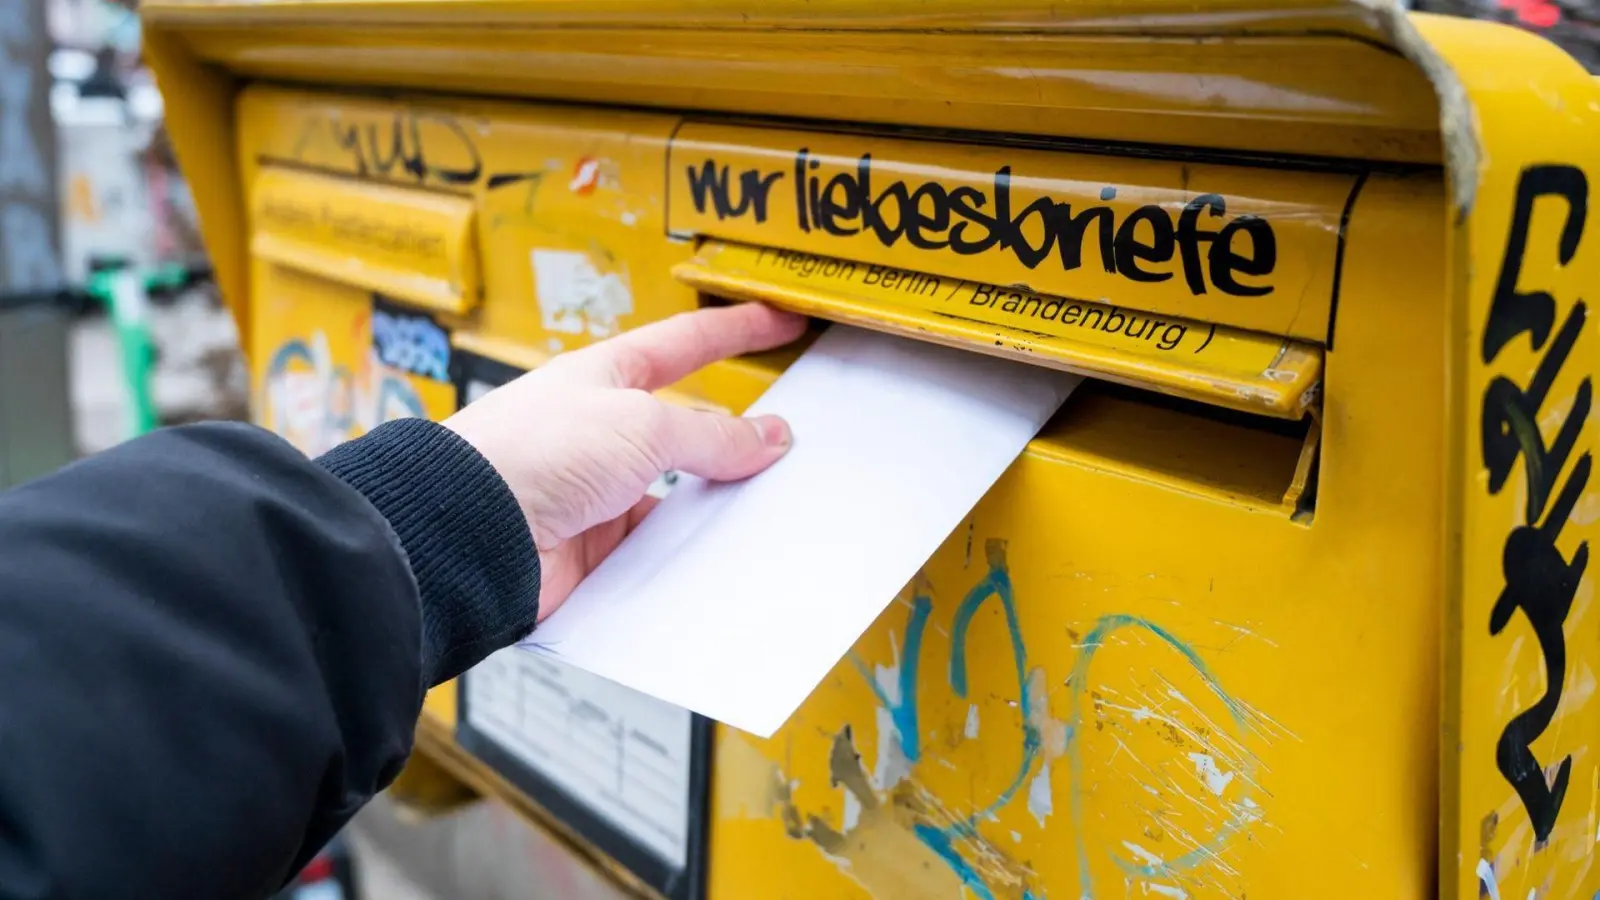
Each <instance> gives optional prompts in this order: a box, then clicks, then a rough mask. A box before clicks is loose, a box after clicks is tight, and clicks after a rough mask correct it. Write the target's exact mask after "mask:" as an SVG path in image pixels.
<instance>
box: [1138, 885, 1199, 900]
mask: <svg viewBox="0 0 1600 900" xmlns="http://www.w3.org/2000/svg"><path fill="white" fill-rule="evenodd" d="M1145 888H1146V889H1148V890H1149V891H1150V893H1152V894H1160V895H1161V896H1163V897H1171V898H1172V900H1189V894H1188V893H1187V892H1186V891H1184V889H1183V888H1181V887H1175V886H1173V885H1170V884H1148V883H1146V884H1145Z"/></svg>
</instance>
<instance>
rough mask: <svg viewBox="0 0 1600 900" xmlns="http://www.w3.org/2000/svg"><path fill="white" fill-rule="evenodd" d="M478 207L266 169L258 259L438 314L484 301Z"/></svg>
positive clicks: (257, 201) (256, 228)
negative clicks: (425, 308)
mask: <svg viewBox="0 0 1600 900" xmlns="http://www.w3.org/2000/svg"><path fill="white" fill-rule="evenodd" d="M473 220H474V210H473V206H472V201H471V200H469V199H467V198H464V197H452V196H449V195H445V194H435V193H429V192H426V191H417V190H410V189H406V188H398V187H391V186H389V185H381V184H366V183H357V182H353V181H348V180H345V179H341V178H332V177H328V176H325V175H315V174H311V173H307V172H297V171H292V170H285V169H275V168H268V169H265V170H263V171H262V172H261V174H260V175H259V176H258V177H257V178H256V181H255V185H254V191H253V192H252V197H251V225H252V229H253V235H252V238H251V242H250V247H251V252H252V253H254V254H255V255H256V256H257V257H260V258H262V259H266V260H270V261H272V262H275V263H278V264H281V265H285V266H290V267H293V268H297V269H302V270H304V271H307V272H312V273H315V274H317V275H321V276H323V277H325V278H329V279H333V280H336V281H342V282H346V283H349V284H354V285H358V286H360V287H363V288H366V289H368V290H372V291H377V292H379V293H382V294H386V295H388V296H391V297H394V298H396V299H399V300H405V301H409V302H410V303H413V304H416V305H419V306H424V307H427V308H430V309H434V310H438V311H439V312H445V313H452V314H457V315H460V314H464V313H466V312H468V311H470V310H471V309H472V308H473V307H474V306H476V305H477V303H478V300H479V298H480V295H481V291H480V287H479V286H480V283H481V282H480V274H479V270H478V249H477V237H476V233H475V228H474V221H473Z"/></svg>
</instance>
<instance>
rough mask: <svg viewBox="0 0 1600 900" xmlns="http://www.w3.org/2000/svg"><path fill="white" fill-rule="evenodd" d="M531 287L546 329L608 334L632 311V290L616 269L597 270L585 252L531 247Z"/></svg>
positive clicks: (599, 334) (568, 332)
mask: <svg viewBox="0 0 1600 900" xmlns="http://www.w3.org/2000/svg"><path fill="white" fill-rule="evenodd" d="M531 259H532V261H533V289H534V294H535V295H536V298H537V300H538V303H539V315H540V317H541V319H542V320H543V323H544V327H545V329H546V330H549V331H558V332H563V333H566V334H582V333H583V332H585V331H587V332H588V333H589V334H591V335H593V336H594V337H602V338H603V337H610V336H611V335H613V334H616V333H617V331H618V330H619V327H620V326H619V325H618V323H617V319H618V318H619V317H621V316H625V315H628V314H629V313H632V312H633V293H632V292H631V291H630V290H629V289H628V283H627V281H626V280H624V278H623V277H622V276H620V275H618V274H616V273H615V272H606V273H604V274H602V273H600V272H599V271H598V270H596V269H595V267H594V264H593V263H592V262H590V261H589V256H588V254H584V253H576V252H573V251H570V250H534V251H533V252H532V254H531Z"/></svg>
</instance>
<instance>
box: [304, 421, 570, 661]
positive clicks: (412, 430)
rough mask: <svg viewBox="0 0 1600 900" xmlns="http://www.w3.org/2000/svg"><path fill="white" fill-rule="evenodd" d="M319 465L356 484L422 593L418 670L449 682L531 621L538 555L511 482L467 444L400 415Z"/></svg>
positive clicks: (434, 426) (433, 426)
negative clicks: (380, 518) (381, 519)
mask: <svg viewBox="0 0 1600 900" xmlns="http://www.w3.org/2000/svg"><path fill="white" fill-rule="evenodd" d="M317 463H318V464H319V465H321V466H322V467H323V468H324V469H326V470H327V471H329V472H331V473H332V474H333V475H335V476H336V477H338V478H339V479H340V480H342V481H344V482H345V483H346V484H348V485H350V486H351V487H353V488H355V489H356V490H357V491H359V492H361V494H362V495H364V496H365V497H366V498H367V500H369V501H370V502H371V503H372V505H373V506H375V507H377V509H378V512H380V513H382V514H383V517H384V518H385V519H388V520H389V525H390V527H392V528H393V529H394V531H395V534H396V535H397V536H398V537H399V538H400V545H401V547H403V548H404V549H405V552H406V556H407V557H408V558H409V560H410V563H411V572H412V574H413V576H414V577H415V578H416V580H417V589H418V592H419V593H420V595H421V599H422V634H423V638H422V640H423V647H422V673H423V678H424V679H425V681H424V683H425V684H427V685H428V686H430V687H431V686H433V685H436V684H439V683H441V682H445V681H448V680H450V679H452V678H454V677H456V676H457V675H459V674H461V673H462V672H464V671H466V670H467V669H469V668H471V667H472V666H473V665H476V664H477V663H478V662H479V661H480V660H482V659H483V658H484V657H486V656H488V655H489V654H490V653H493V652H494V651H496V650H499V649H501V648H502V647H506V646H509V645H510V644H512V643H514V642H515V641H517V640H518V639H520V638H522V637H523V636H525V635H526V634H527V633H528V632H529V631H531V630H532V629H533V625H534V622H535V621H537V619H538V616H539V554H538V552H537V551H536V550H535V549H534V545H533V536H532V534H531V533H530V531H529V529H528V520H527V518H526V517H525V516H524V515H523V513H522V509H521V508H520V507H519V506H517V500H516V497H515V496H514V495H513V494H512V493H511V488H510V486H508V485H507V484H506V482H505V479H503V478H501V477H500V473H499V472H497V471H495V468H494V466H492V465H490V463H489V461H488V460H486V459H484V458H483V456H482V455H481V454H479V453H478V451H477V450H476V449H474V448H473V446H472V445H471V444H468V443H467V442H466V441H464V440H462V439H461V438H460V437H459V436H457V435H456V434H455V432H452V431H451V430H449V429H448V428H445V427H444V426H442V425H438V424H436V423H434V422H430V421H428V420H426V419H400V420H398V421H394V422H389V423H386V424H383V425H380V426H378V427H377V428H374V429H373V430H372V431H370V432H368V433H367V434H366V435H365V436H363V437H360V438H357V439H356V440H353V441H350V442H348V443H345V444H342V445H340V446H338V447H335V448H334V449H333V450H331V451H329V452H328V453H327V454H326V455H324V456H322V457H320V458H319V459H318V460H317Z"/></svg>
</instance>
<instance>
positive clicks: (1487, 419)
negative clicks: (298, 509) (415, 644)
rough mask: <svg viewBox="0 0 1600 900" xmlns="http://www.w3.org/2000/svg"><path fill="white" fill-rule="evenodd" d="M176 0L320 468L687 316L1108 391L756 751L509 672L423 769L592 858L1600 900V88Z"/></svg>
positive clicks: (855, 17)
mask: <svg viewBox="0 0 1600 900" xmlns="http://www.w3.org/2000/svg"><path fill="white" fill-rule="evenodd" d="M144 11H145V15H146V20H147V31H146V40H147V45H148V52H149V56H150V57H151V59H152V61H153V65H154V66H155V68H156V70H157V72H158V74H159V76H160V78H161V80H162V83H163V87H164V88H165V89H166V91H167V94H168V103H167V109H168V114H169V117H170V124H169V127H170V130H171V133H172V135H173V139H174V142H175V144H176V146H177V147H178V148H179V150H180V151H181V152H180V156H181V158H182V160H183V163H184V165H185V168H186V170H187V174H188V178H189V181H190V182H191V183H192V184H193V185H194V187H195V190H196V202H197V205H198V207H199V209H200V211H201V214H202V219H203V221H204V226H205V232H206V235H207V242H208V246H209V247H210V250H211V253H212V255H213V256H214V258H215V267H216V271H217V274H218V278H219V281H220V282H221V284H222V285H223V287H224V290H225V293H226V294H227V297H228V300H229V302H230V303H231V304H232V308H233V309H234V311H235V313H236V316H237V318H238V321H239V323H240V330H241V333H242V334H243V335H244V337H245V341H246V349H247V351H248V354H249V356H250V359H251V363H252V374H253V387H254V391H255V404H254V415H255V416H256V418H257V420H258V421H259V422H260V423H262V424H263V425H266V426H268V427H271V428H273V429H275V430H277V431H279V432H280V433H283V434H285V435H286V436H288V437H289V438H290V439H291V440H292V441H294V442H295V443H297V444H298V445H299V446H301V447H302V448H303V449H305V450H307V451H309V452H315V451H318V450H321V449H324V448H326V447H328V446H331V445H332V444H333V443H336V442H337V441H340V440H343V439H346V438H348V437H351V436H354V435H356V434H359V433H361V432H362V431H364V430H366V429H368V428H371V427H372V426H373V425H374V424H376V423H378V422H381V421H384V420H387V419H390V418H395V417H400V416H432V417H441V416H444V415H448V414H449V413H450V412H451V411H452V410H454V409H456V408H458V406H459V405H461V404H464V403H469V402H472V401H473V400H474V399H476V397H477V396H479V395H481V393H482V392H483V391H484V390H485V389H487V388H489V387H492V386H493V385H495V384H499V383H502V382H504V381H505V380H508V379H510V378H512V377H514V376H515V375H516V374H517V373H519V372H522V371H526V370H529V369H532V368H536V367H538V366H540V365H542V364H544V363H545V362H546V361H548V360H549V359H550V358H552V357H553V356H555V355H556V354H559V353H562V352H565V351H568V350H572V349H575V348H578V347H582V346H585V345H587V344H589V343H592V342H594V341H597V340H602V339H604V338H607V337H609V336H612V335H615V334H618V333H620V332H622V331H624V330H626V329H629V328H634V327H637V326H639V325H641V324H643V323H646V322H650V321H654V320H657V319H661V318H664V317H666V316H669V315H672V314H674V313H677V312H682V311H686V310H691V309H694V308H696V307H697V306H701V305H706V304H717V303H729V302H739V301H759V302H764V303H769V304H773V305H776V306H780V307H783V308H787V309H791V310H794V311H797V312H800V313H803V314H805V315H807V316H810V317H812V319H813V320H814V322H815V328H816V329H817V330H820V329H823V328H826V327H832V326H833V325H835V324H838V323H843V324H845V325H849V326H855V327H862V328H868V329H872V330H876V331H881V332H886V333H890V334H893V335H896V336H899V337H901V338H904V339H908V340H918V341H931V342H935V343H939V344H943V345H946V346H950V347H956V348H959V349H962V350H964V351H968V352H971V353H973V354H982V355H987V356H1000V357H1004V358H1007V359H1011V360H1014V361H1016V362H1017V363H1018V364H1021V365H1027V366H1042V367H1047V368H1053V369H1060V370H1065V371H1070V372H1075V373H1078V374H1081V375H1084V376H1086V378H1087V379H1088V381H1087V382H1086V383H1085V386H1084V387H1083V388H1082V389H1080V390H1079V391H1078V392H1077V394H1075V395H1074V396H1073V397H1072V398H1071V400H1070V401H1069V402H1068V403H1067V404H1066V405H1065V406H1064V407H1063V408H1062V409H1061V411H1060V412H1059V413H1058V414H1057V415H1056V416H1055V418H1054V419H1053V420H1052V421H1051V422H1050V423H1049V424H1047V425H1046V426H1045V428H1044V430H1043V431H1042V432H1041V433H1040V434H1039V435H1038V437H1037V438H1036V439H1035V440H1034V441H1033V442H1032V443H1031V444H1030V445H1029V447H1028V449H1027V451H1026V452H1025V453H1024V454H1023V455H1022V457H1021V458H1020V459H1018V461H1017V462H1016V463H1015V464H1014V465H1013V466H1012V467H1011V469H1010V470H1009V471H1008V472H1007V473H1006V474H1005V475H1004V476H1003V477H1002V478H1001V479H1000V481H999V482H998V483H996V484H995V486H994V487H993V488H992V489H991V490H990V492H989V493H988V495H987V496H986V497H985V498H984V499H983V500H982V501H981V502H980V503H979V504H978V505H977V507H976V508H975V509H973V510H972V512H971V514H970V515H969V516H968V517H967V519H966V520H965V521H963V522H962V523H961V525H960V526H959V527H958V528H957V529H956V530H955V531H954V532H953V533H951V534H950V536H949V537H948V539H947V540H946V542H945V543H944V545H943V546H942V547H941V548H940V549H939V550H938V552H937V553H935V554H934V555H933V556H932V558H930V559H929V560H928V561H927V563H926V564H925V565H924V566H923V567H922V569H921V570H920V572H919V573H918V574H917V575H916V577H915V578H914V579H912V580H911V581H910V582H909V583H908V584H906V585H905V586H904V588H903V590H902V591H901V592H900V593H899V595H898V596H897V597H894V598H892V599H891V598H887V597H886V598H884V599H885V601H888V606H887V610H886V611H885V612H884V613H883V615H882V616H881V617H879V619H878V620H877V622H876V623H875V624H874V625H873V626H872V627H871V628H870V629H869V630H868V631H867V633H866V634H865V635H863V636H862V638H861V639H860V640H859V641H858V642H857V643H856V645H855V646H854V647H853V648H852V650H851V652H850V653H849V654H848V655H847V656H846V657H845V658H843V659H841V660H840V661H839V663H838V665H837V667H836V668H835V669H834V670H833V671H832V673H831V674H830V675H829V676H828V677H827V678H826V679H824V681H823V682H822V683H821V684H820V685H819V686H818V687H817V689H816V690H815V691H814V693H813V694H812V695H811V696H810V698H809V699H808V700H807V701H806V702H805V703H804V705H803V706H802V707H801V708H800V709H799V710H798V711H797V712H796V713H795V714H794V715H793V716H792V718H791V719H790V720H789V721H788V723H787V724H786V725H785V726H784V727H783V728H782V729H781V730H780V731H779V732H778V733H777V734H776V735H774V736H773V737H772V738H770V739H758V738H756V737H753V736H751V735H749V734H745V733H742V732H739V731H737V730H735V729H732V728H729V727H726V726H722V725H718V724H717V723H715V722H712V721H710V720H708V719H705V718H703V717H700V716H697V715H695V714H693V713H691V712H689V711H687V710H683V709H681V708H677V707H673V706H671V705H670V704H664V703H662V702H660V701H657V700H653V699H652V698H650V697H647V696H644V695H639V694H634V693H632V692H629V691H627V690H625V689H621V688H619V687H618V686H616V685H613V684H611V683H609V682H605V681H603V680H600V679H595V678H593V677H592V676H587V677H586V676H584V674H583V673H581V672H577V671H576V670H571V669H567V668H563V666H562V664H561V663H560V662H559V661H552V660H550V659H546V658H543V657H534V656H532V655H529V654H520V655H519V652H518V651H514V650H513V651H506V652H505V653H502V654H500V655H497V656H496V657H494V658H492V659H491V660H489V661H488V662H486V663H484V664H483V665H482V666H480V667H478V668H476V669H473V670H472V671H469V672H468V673H466V674H465V675H464V676H463V677H462V678H461V679H459V680H458V681H457V682H455V683H452V684H449V685H445V686H442V687H440V688H439V689H436V690H435V691H434V692H432V693H431V694H430V695H429V697H428V700H427V704H426V709H425V713H424V716H423V720H422V722H421V725H420V727H419V732H418V745H417V746H418V753H419V754H420V755H421V756H422V757H426V761H427V763H428V765H427V766H426V767H423V766H421V764H419V766H418V767H415V768H419V769H420V768H426V770H427V771H438V772H444V773H448V776H449V777H450V778H452V779H456V780H459V781H460V782H461V783H463V784H466V785H468V786H470V787H471V788H472V789H473V790H474V791H476V792H478V793H482V794H485V795H488V796H491V797H494V798H496V799H497V800H498V801H500V802H505V803H508V804H510V805H511V806H513V807H514V808H515V809H517V810H518V811H520V812H521V813H523V814H525V815H526V817H527V818H528V819H529V821H530V822H533V823H535V824H536V825H537V826H538V827H541V828H545V829H549V830H550V831H552V832H553V833H555V834H557V835H559V836H560V837H561V838H562V839H563V840H564V841H565V842H566V844H565V846H567V847H569V848H570V849H571V856H570V858H569V859H568V860H567V863H566V864H570V865H573V866H592V867H595V868H597V869H599V870H600V871H602V872H604V873H605V874H606V875H607V877H609V878H610V879H612V880H613V881H614V883H615V884H616V885H617V887H618V890H619V891H620V892H623V893H628V894H636V895H639V896H654V897H662V898H669V900H700V898H712V900H757V898H783V897H807V898H811V897H817V898H868V897H871V898H885V900H900V898H923V897H949V898H957V897H970V898H977V900H997V898H1011V900H1022V898H1031V900H1044V898H1058V900H1060V898H1069V900H1085V898H1111V897H1156V898H1168V900H1182V898H1197V900H1200V898H1204V900H1210V898H1217V900H1221V898H1241V900H1242V898H1245V897H1250V898H1266V900H1279V898H1284V900H1287V898H1295V900H1301V898H1304V900H1315V898H1328V900H1332V898H1347V897H1403V898H1421V897H1448V898H1452V900H1473V898H1480V897H1488V898H1495V900H1498V898H1501V897H1506V898H1509V897H1516V898H1519V900H1520V898H1524V897H1536V898H1557V897H1582V898H1589V897H1593V896H1596V895H1600V866H1595V865H1594V862H1595V854H1596V849H1597V841H1600V831H1597V828H1600V826H1597V824H1596V815H1597V809H1600V806H1597V803H1600V801H1597V799H1596V798H1597V797H1600V794H1597V790H1600V788H1597V787H1596V785H1597V784H1600V755H1597V752H1596V751H1597V750H1600V747H1597V746H1596V745H1595V744H1594V739H1595V735H1596V734H1600V701H1597V700H1596V699H1595V696H1594V694H1595V692H1594V690H1593V688H1594V680H1595V670H1596V669H1600V639H1597V638H1596V631H1595V628H1594V625H1595V616H1596V615H1600V612H1597V611H1596V609H1595V606H1594V603H1593V600H1594V585H1593V580H1592V577H1591V576H1590V574H1589V572H1588V570H1587V565H1586V564H1587V561H1588V539H1589V538H1590V537H1591V536H1592V535H1593V534H1594V532H1595V530H1596V527H1597V525H1596V523H1597V522H1600V514H1597V507H1596V500H1595V495H1594V491H1593V490H1592V488H1591V487H1590V484H1589V475H1590V470H1591V454H1592V452H1593V451H1592V448H1593V446H1594V445H1595V443H1596V441H1597V437H1596V435H1597V433H1600V432H1597V428H1596V426H1595V424H1594V423H1593V422H1592V421H1591V420H1592V419H1593V418H1595V414H1594V407H1593V401H1592V395H1593V389H1592V386H1591V383H1590V380H1591V377H1592V373H1593V372H1594V370H1595V369H1596V366H1597V363H1600V338H1597V337H1596V336H1595V331H1594V329H1593V328H1592V327H1588V326H1589V323H1588V322H1587V310H1588V306H1587V303H1588V302H1591V301H1590V299H1586V293H1585V289H1586V288H1588V289H1590V290H1592V287H1593V285H1595V284H1597V283H1600V277H1597V276H1600V237H1597V236H1596V235H1595V234H1594V233H1592V232H1594V231H1595V227H1594V223H1593V221H1592V220H1593V216H1592V215H1591V213H1590V207H1589V203H1588V201H1589V191H1590V184H1591V181H1592V180H1593V179H1592V178H1591V176H1597V177H1600V165H1597V164H1596V162H1595V160H1596V155H1595V152H1594V150H1595V146H1596V140H1597V135H1600V89H1597V85H1596V84H1595V82H1594V80H1593V79H1592V77H1590V76H1588V75H1587V74H1586V73H1584V71H1583V70H1582V68H1581V67H1580V66H1578V65H1577V64H1576V63H1575V62H1573V61H1572V60H1571V59H1569V58H1567V57H1566V56H1564V55H1563V54H1562V53H1561V51H1559V50H1557V49H1556V48H1555V47H1554V46H1552V45H1550V44H1548V43H1546V42H1544V41H1543V40H1541V39H1538V38H1535V37H1532V36H1530V35H1526V34H1523V33H1520V32H1516V31H1513V30H1510V29H1507V28H1502V27H1500V26H1495V25H1490V24H1486V23H1481V22H1469V21H1458V20H1451V19H1442V18H1436V17H1430V16H1426V15H1416V14H1407V13H1404V12H1401V11H1400V10H1399V9H1398V8H1396V7H1393V6H1390V5H1388V4H1383V3H1371V2H1364V0H1363V2H1354V0H1352V2H1336V0H1294V2H1290V3H1274V4H1262V3H1250V2H1243V0H1223V2H1219V3H1217V4H1210V5H1208V6H1207V7H1206V8H1205V9H1204V10H1201V11H1198V12H1197V11H1196V10H1195V9H1193V8H1191V6H1183V8H1182V9H1180V8H1179V6H1175V5H1173V4H1170V3H1166V2H1162V0H1135V2H1129V3H1118V4H1098V3H1082V4H1054V5H1037V6H1033V7H1030V6H1029V5H1027V4H1015V3H1013V4H998V5H997V4H992V3H983V2H973V0H935V2H918V3H897V2H891V3H887V4H884V3H878V4H855V3H832V4H823V5H820V6H819V5H818V4H812V3H803V2H798V0H797V2H793V3H791V2H780V3H769V4H760V5H751V4H745V5H740V4H737V3H733V2H721V0H719V2H712V3H694V4H688V3H681V2H673V0H649V2H641V3H631V4H612V3H589V4H568V3H554V4H552V3H531V2H528V3H523V2H506V3H473V4H456V3H448V2H439V0H421V2H412V3H405V4H397V3H370V4H351V3H334V2H317V0H307V2H300V3H274V4H261V3H256V2H243V0H239V2H234V0H147V2H146V4H145V6H144ZM219 148H226V150H227V152H221V150H220V149H219ZM1591 299H1592V298H1591ZM799 352H801V348H800V347H790V348H785V349H784V350H781V351H776V352H773V353H768V354H760V355H756V356H752V357H747V358H740V359H736V360H731V361H728V362H726V363H722V364H719V365H716V366H713V367H711V368H709V369H707V370H706V371H704V372H702V373H700V374H697V375H695V376H693V377H691V378H689V379H686V380H685V381H684V382H683V383H681V384H678V385H675V386H674V387H673V388H672V392H671V393H672V396H673V398H674V399H675V400H678V401H680V402H685V403H694V404H700V405H704V406H708V407H713V408H720V409H725V410H729V411H733V412H738V411H741V410H743V409H744V408H745V407H746V406H748V405H749V404H750V403H752V402H753V401H754V400H755V399H756V398H757V397H759V396H760V395H761V393H762V392H763V391H764V390H765V389H766V387H767V386H769V385H770V384H771V383H772V382H773V381H774V380H775V379H776V378H777V377H778V376H779V375H780V374H781V373H782V372H783V371H784V369H785V367H786V366H787V365H788V364H789V363H790V362H791V361H792V360H793V359H794V358H795V357H796V355H797V354H798V353H799ZM847 401H848V398H841V402H847ZM950 439H951V440H959V439H960V436H959V435H951V436H950ZM663 489H666V488H665V486H663ZM774 577H775V578H776V577H780V576H779V575H777V574H775V575H774ZM762 589H763V588H762V585H760V584H752V585H749V586H748V590H749V591H750V594H751V600H752V602H759V600H760V595H761V592H762ZM761 639H763V640H771V641H782V640H784V639H785V636H784V635H782V634H772V635H767V636H764V637H762V638H761ZM418 777H421V776H418ZM406 784H407V781H406V779H402V782H401V786H402V787H404V786H405V785H406Z"/></svg>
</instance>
